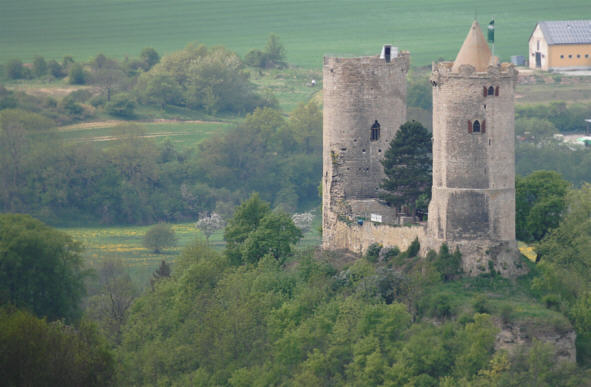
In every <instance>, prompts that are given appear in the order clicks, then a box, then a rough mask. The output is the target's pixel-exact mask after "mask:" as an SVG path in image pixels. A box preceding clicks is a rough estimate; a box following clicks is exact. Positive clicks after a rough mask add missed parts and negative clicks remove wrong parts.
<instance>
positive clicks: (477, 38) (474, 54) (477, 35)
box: [451, 20, 492, 72]
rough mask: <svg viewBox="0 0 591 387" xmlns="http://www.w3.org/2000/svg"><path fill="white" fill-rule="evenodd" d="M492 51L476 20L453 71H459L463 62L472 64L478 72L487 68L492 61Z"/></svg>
mask: <svg viewBox="0 0 591 387" xmlns="http://www.w3.org/2000/svg"><path fill="white" fill-rule="evenodd" d="M491 57H492V53H491V52H490V48H489V47H488V44H487V43H486V39H485V38H484V35H483V34H482V30H481V29H480V25H479V24H478V22H477V21H476V20H474V22H473V23H472V27H470V31H468V36H466V40H464V44H462V48H460V52H458V56H457V57H456V60H455V61H454V64H453V66H452V68H451V71H453V72H458V71H459V70H460V66H461V65H463V64H467V65H472V66H474V68H475V69H476V71H478V72H484V71H486V70H487V68H488V65H489V64H490V63H491Z"/></svg>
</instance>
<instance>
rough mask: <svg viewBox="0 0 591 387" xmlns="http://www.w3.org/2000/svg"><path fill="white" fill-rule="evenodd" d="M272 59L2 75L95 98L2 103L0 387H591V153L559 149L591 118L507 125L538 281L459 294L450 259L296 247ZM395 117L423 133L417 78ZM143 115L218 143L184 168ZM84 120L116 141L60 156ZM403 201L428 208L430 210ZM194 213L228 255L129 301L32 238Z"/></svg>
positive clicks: (272, 42) (165, 273)
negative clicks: (566, 350) (563, 343)
mask: <svg viewBox="0 0 591 387" xmlns="http://www.w3.org/2000/svg"><path fill="white" fill-rule="evenodd" d="M284 55H285V50H284V49H283V47H282V46H281V43H280V42H279V40H278V38H277V37H276V36H274V35H271V36H270V37H269V40H268V42H267V45H266V46H265V47H264V48H262V49H260V50H259V49H254V50H251V51H250V52H248V54H247V55H246V56H245V58H244V59H242V58H240V57H239V56H238V55H237V54H236V53H234V52H231V51H229V50H227V49H225V48H223V47H206V46H204V45H199V44H191V45H189V46H187V47H186V48H185V49H184V50H181V51H178V52H175V53H172V54H169V55H166V56H164V57H162V58H161V57H160V55H159V54H158V53H157V52H156V51H155V50H153V49H150V48H147V49H145V50H143V51H142V52H141V54H140V56H139V57H138V58H135V59H126V60H123V61H120V60H116V59H113V58H108V57H106V56H104V55H102V54H99V55H97V56H96V57H95V58H93V59H92V60H90V61H88V62H76V61H74V59H72V58H71V57H65V58H64V59H63V60H62V61H60V62H58V61H56V60H49V61H46V60H45V59H44V58H41V57H37V58H36V59H35V60H34V62H33V63H32V64H30V65H25V64H23V63H22V62H21V61H18V60H14V61H11V62H10V63H6V64H5V65H4V66H3V67H4V77H5V80H6V81H7V84H8V83H10V82H16V81H18V82H20V81H19V80H23V79H25V80H27V81H25V82H29V81H30V82H63V83H67V84H73V85H91V86H92V87H93V88H92V89H88V88H81V89H79V90H77V91H74V92H72V93H69V94H68V95H67V96H65V97H63V98H61V99H57V98H53V97H42V96H41V97H40V96H35V95H33V94H30V93H26V92H24V91H18V90H14V89H11V88H10V87H9V86H6V87H4V86H0V163H1V165H2V168H1V169H0V212H2V213H3V214H2V215H0V303H1V304H2V307H1V309H0V327H1V329H0V363H1V366H0V378H1V379H2V380H3V381H6V383H7V384H8V385H14V386H18V385H43V384H50V385H89V386H92V385H97V386H102V385H122V386H129V385H138V386H139V385H153V386H156V385H178V386H184V385H198V386H199V385H203V386H205V385H216V386H217V385H223V386H253V385H302V386H310V385H327V386H333V385H334V386H341V385H350V386H359V385H362V386H399V385H407V386H458V385H460V386H464V385H465V386H472V385H473V386H561V385H564V386H579V385H583V384H584V383H588V380H589V366H590V364H591V261H590V257H589V251H591V250H590V249H589V246H590V244H591V231H590V230H591V228H590V227H589V226H590V224H589V222H590V221H589V219H590V217H591V204H590V203H591V186H590V185H589V184H588V183H587V182H589V181H591V175H590V174H591V172H590V171H591V168H586V167H585V166H586V165H588V164H590V163H591V152H590V151H589V150H588V149H587V148H585V147H574V146H573V145H569V144H566V143H562V142H559V141H558V140H556V139H554V134H558V133H571V132H582V131H584V129H585V127H584V122H583V120H582V118H584V117H588V116H590V115H591V105H585V104H566V103H561V102H554V103H551V104H548V105H527V106H526V105H523V106H518V107H517V108H516V133H517V135H518V142H517V146H516V161H517V174H518V177H517V180H516V191H517V193H516V199H517V200H516V202H517V216H516V225H517V233H518V235H517V236H518V239H519V240H521V241H524V242H528V243H530V244H531V245H532V246H533V247H535V251H536V254H537V263H533V262H530V261H527V260H526V259H525V258H523V262H522V264H523V265H526V266H528V268H529V274H528V275H527V276H524V277H521V278H518V279H512V280H507V279H504V278H501V277H500V276H499V275H498V274H497V273H495V272H494V271H493V272H491V273H488V274H483V275H481V276H479V277H475V278H464V277H463V276H462V272H461V266H460V262H461V256H460V254H459V252H457V251H449V249H448V248H447V246H445V245H443V246H441V249H440V250H439V251H431V252H429V254H427V256H426V257H419V256H418V251H419V248H420V246H419V245H418V241H415V242H414V243H413V244H412V245H411V247H409V249H408V250H406V251H400V250H399V249H397V248H392V249H385V248H382V247H381V246H379V245H373V246H371V248H370V249H369V250H368V252H367V253H366V254H365V255H364V256H363V257H358V256H353V255H348V254H344V253H336V252H332V253H330V252H322V251H317V250H316V249H314V248H304V247H302V246H300V245H298V241H299V240H300V239H301V237H302V230H301V229H299V228H298V227H297V226H296V225H295V224H294V222H293V220H292V217H291V214H292V213H293V212H295V211H301V210H308V209H311V208H315V207H318V205H319V196H318V186H319V181H320V178H321V170H322V167H321V163H322V162H321V149H322V146H321V141H322V140H321V138H322V113H321V107H320V106H319V105H318V103H316V102H315V101H314V100H309V101H306V102H302V103H300V104H299V105H297V107H296V108H295V109H294V110H292V111H290V112H285V111H282V110H280V108H279V102H278V100H277V98H276V97H275V96H273V95H272V93H270V91H269V90H267V89H265V88H263V87H259V86H257V85H255V84H254V83H253V82H252V79H251V76H252V74H262V73H264V72H265V71H269V70H270V69H274V70H277V69H283V68H284V67H286V66H288V64H287V63H285V58H284ZM91 90H92V91H91ZM97 90H98V91H97ZM408 102H409V116H411V117H412V118H416V119H417V120H421V121H422V122H423V123H425V121H427V123H426V124H425V127H430V124H429V123H428V121H429V118H430V114H431V113H430V111H431V87H430V85H429V83H428V81H427V78H426V77H425V76H424V71H421V70H420V69H416V70H415V71H413V72H412V73H411V76H410V78H409V90H408ZM146 111H149V112H151V113H146ZM153 112H157V113H156V114H162V115H166V116H170V115H173V116H174V115H175V114H178V115H181V116H183V117H193V118H194V117H197V118H199V119H202V118H206V119H208V120H211V121H213V120H215V119H225V120H227V121H228V122H231V128H230V129H229V130H227V131H221V130H220V131H219V132H216V133H214V134H212V135H210V136H209V137H208V138H206V139H205V140H203V141H202V142H200V143H199V144H190V145H188V146H185V147H180V146H178V145H175V144H174V143H173V142H171V141H170V140H168V141H156V140H155V139H153V138H151V137H150V136H147V135H146V129H145V123H144V122H142V120H144V119H147V118H148V117H151V116H150V115H151V114H153ZM91 119H101V120H105V119H118V120H121V122H119V123H117V125H116V126H115V127H114V128H113V133H114V135H113V137H114V138H115V140H114V141H110V142H109V143H107V144H101V143H80V142H72V141H71V140H70V139H68V138H67V134H66V133H65V132H64V131H63V128H64V125H68V124H73V123H79V122H83V121H88V120H91ZM419 126H420V125H419V124H417V123H416V122H415V123H410V124H408V127H409V128H418V127H419ZM421 134H423V136H422V137H423V138H426V139H427V140H426V141H424V142H425V143H428V137H429V133H428V132H427V131H426V130H425V129H424V128H422V127H421ZM393 157H394V156H393ZM590 165H591V164H590ZM410 180H412V179H410ZM417 195H418V196H420V200H421V205H419V204H418V202H417V200H418V199H417V198H415V196H417ZM411 196H412V195H411ZM412 197H413V199H412V200H414V201H415V203H414V204H415V205H417V206H418V207H421V208H424V207H425V204H426V203H425V201H426V200H428V198H426V197H425V192H422V191H421V192H417V193H416V195H414V196H412ZM11 213H20V214H29V215H15V214H11ZM204 213H205V214H212V213H215V214H219V216H220V217H221V218H223V220H222V221H225V222H226V224H227V225H226V227H225V230H224V241H225V248H224V249H223V250H222V251H220V250H215V249H213V248H211V246H210V245H209V236H208V237H207V238H208V239H207V240H205V241H202V240H198V241H195V242H194V243H193V244H191V245H190V246H188V247H186V248H185V249H184V250H183V252H182V254H181V256H180V258H179V259H178V260H177V261H176V262H175V263H174V264H173V265H171V264H170V263H167V262H166V261H164V260H163V261H162V264H161V265H160V267H158V269H157V270H155V271H154V273H153V275H152V278H151V279H150V280H149V281H148V282H146V283H144V284H140V285H139V286H138V284H137V283H134V282H133V281H132V280H131V278H130V275H129V272H128V270H127V266H126V263H125V262H122V261H121V260H104V261H103V262H101V264H100V265H98V266H95V267H94V268H93V270H89V267H88V265H87V264H86V263H85V262H84V260H83V258H82V246H81V244H80V243H79V242H78V241H75V240H73V239H72V238H71V237H70V236H69V235H68V234H66V233H64V232H62V231H58V230H56V229H54V228H52V227H51V226H48V225H47V224H49V225H52V226H56V225H74V224H75V225H86V224H104V225H121V224H152V223H156V222H180V221H191V222H192V221H195V220H197V219H198V217H199V216H200V214H204ZM35 218H37V219H40V220H41V221H39V220H37V219H35ZM42 221H43V222H42ZM220 222H221V221H220ZM220 224H221V223H220ZM148 246H150V248H153V249H154V250H158V248H159V247H158V246H157V245H156V246H152V245H148ZM33 257H34V259H33ZM513 328H515V329H521V330H523V331H525V332H527V334H528V335H529V337H530V338H531V337H538V336H540V337H541V336H544V335H545V334H546V335H556V336H561V335H564V334H568V333H569V332H572V331H573V330H574V332H576V337H577V338H576V350H577V354H576V360H577V362H576V363H573V362H566V361H560V360H557V359H560V356H559V355H560V354H559V353H557V348H555V347H554V346H552V345H550V344H548V343H546V342H544V341H543V340H536V339H534V340H531V342H530V343H529V345H524V346H523V347H521V348H519V349H518V350H515V351H509V350H505V349H502V348H498V346H497V342H496V338H497V335H498V334H499V333H500V332H501V331H505V330H510V329H513Z"/></svg>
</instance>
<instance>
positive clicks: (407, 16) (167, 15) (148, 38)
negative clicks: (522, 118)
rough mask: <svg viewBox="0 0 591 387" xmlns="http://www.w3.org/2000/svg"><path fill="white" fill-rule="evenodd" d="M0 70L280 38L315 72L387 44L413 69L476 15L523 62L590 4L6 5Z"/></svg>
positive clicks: (447, 0) (113, 1)
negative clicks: (537, 41) (549, 27)
mask: <svg viewBox="0 0 591 387" xmlns="http://www.w3.org/2000/svg"><path fill="white" fill-rule="evenodd" d="M0 9H1V10H2V11H1V12H0V63H4V62H6V61H7V60H9V59H12V58H20V59H22V60H25V61H31V60H32V58H33V57H34V56H35V55H43V56H45V57H46V58H56V59H61V58H62V57H63V56H64V55H72V56H74V57H75V59H77V60H82V61H85V60H88V59H89V58H90V57H94V56H96V55H97V54H98V53H99V52H102V53H104V54H105V55H108V56H116V57H119V58H123V57H125V56H130V57H135V56H138V54H139V53H140V51H141V49H142V48H143V47H154V48H155V49H156V50H157V51H158V52H159V53H161V54H165V53H169V52H172V51H175V50H178V49H180V48H182V47H184V46H185V45H186V44H187V43H189V42H192V41H199V42H203V43H205V44H208V45H223V46H226V47H228V48H230V49H232V50H235V51H237V52H238V53H239V54H241V55H243V54H245V53H246V52H248V51H249V50H250V49H253V48H263V47H264V45H265V42H266V39H267V37H268V35H269V33H271V32H273V33H276V34H277V35H278V36H279V37H280V38H281V41H282V42H283V43H284V45H285V47H286V48H287V59H288V61H289V62H291V63H294V64H297V65H300V66H304V67H307V68H319V67H320V66H321V65H322V56H323V55H325V54H338V55H374V54H376V53H378V52H379V49H380V47H381V45H382V44H383V43H393V44H395V45H397V46H400V47H402V48H404V49H407V50H410V51H411V55H412V60H413V64H414V65H426V64H429V63H431V61H433V60H436V59H437V58H439V57H443V58H446V59H450V58H452V57H454V56H455V55H456V53H457V51H458V49H459V47H460V45H461V43H462V41H463V39H464V37H465V36H466V33H467V31H468V28H469V26H470V23H471V22H472V20H473V19H474V17H475V15H476V14H477V15H478V19H479V21H480V23H481V25H482V26H485V25H486V24H487V23H488V21H489V20H490V18H491V17H492V16H495V20H496V28H497V29H496V53H497V54H498V55H500V56H501V57H502V58H504V59H507V58H508V57H509V56H510V55H518V54H519V55H524V54H527V40H528V38H529V36H530V34H531V32H532V30H533V28H534V26H535V24H536V22H537V21H540V20H565V19H580V18H585V17H587V18H588V15H589V13H588V11H589V2H588V0H562V1H560V2H557V1H555V0H536V1H534V0H522V1H510V0H498V1H488V0H415V1H402V0H387V1H386V0H375V1H372V2H365V1H355V0H321V1H293V0H292V1H288V0H249V1H244V0H223V1H220V0H200V1H195V0H174V1H172V0H168V1H167V0H158V1H157V0H97V1H94V2H90V1H79V0H52V1H46V0H21V1H8V0H4V1H2V5H1V8H0Z"/></svg>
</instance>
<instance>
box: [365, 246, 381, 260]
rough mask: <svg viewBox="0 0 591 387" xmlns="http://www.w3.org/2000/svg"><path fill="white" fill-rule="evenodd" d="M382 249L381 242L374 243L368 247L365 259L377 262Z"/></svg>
mask: <svg viewBox="0 0 591 387" xmlns="http://www.w3.org/2000/svg"><path fill="white" fill-rule="evenodd" d="M381 250H382V245H381V244H379V243H372V244H371V245H369V247H368V248H367V252H366V253H365V259H367V260H368V261H369V262H377V261H378V258H379V257H380V251H381Z"/></svg>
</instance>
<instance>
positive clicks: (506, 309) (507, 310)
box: [501, 305, 513, 324]
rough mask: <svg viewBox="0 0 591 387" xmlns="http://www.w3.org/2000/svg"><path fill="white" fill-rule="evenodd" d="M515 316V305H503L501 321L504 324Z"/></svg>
mask: <svg viewBox="0 0 591 387" xmlns="http://www.w3.org/2000/svg"><path fill="white" fill-rule="evenodd" d="M512 318H513V307H512V306H511V305H503V307H502V308H501V321H502V322H503V323H504V324H507V323H509V322H511V320H512Z"/></svg>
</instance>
